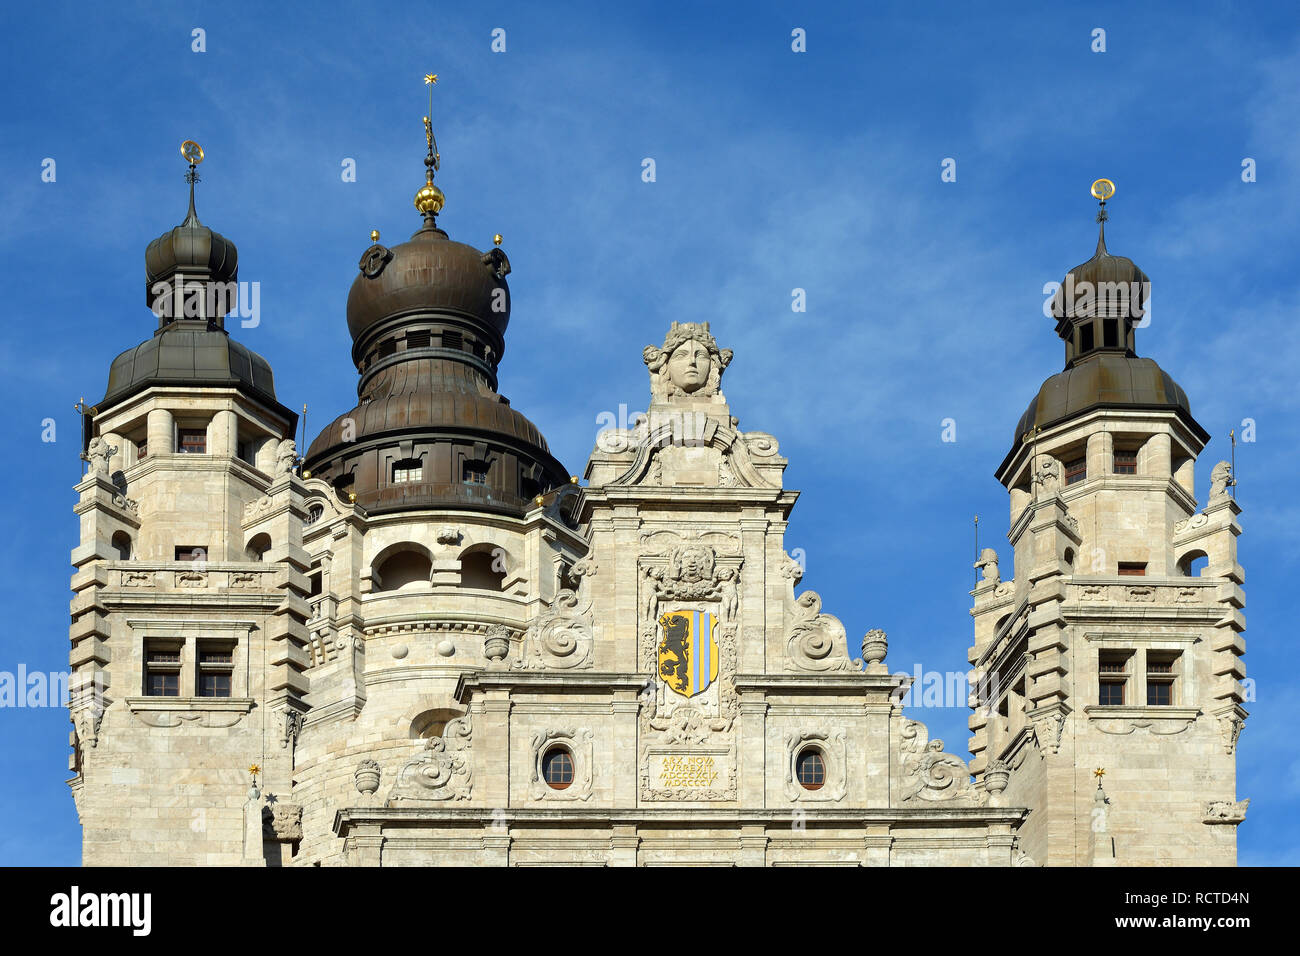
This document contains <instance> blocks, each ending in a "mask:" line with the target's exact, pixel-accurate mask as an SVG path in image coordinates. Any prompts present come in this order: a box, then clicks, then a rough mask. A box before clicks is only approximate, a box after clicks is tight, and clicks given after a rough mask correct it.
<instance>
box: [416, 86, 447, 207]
mask: <svg viewBox="0 0 1300 956" xmlns="http://www.w3.org/2000/svg"><path fill="white" fill-rule="evenodd" d="M437 82H438V74H436V73H426V74H424V85H425V86H427V87H428V88H429V112H428V114H427V115H426V116H425V117H424V139H425V142H426V143H427V144H428V147H429V152H428V155H427V156H425V158H424V185H423V186H422V187H421V188H420V191H419V192H417V193H416V194H415V208H416V209H418V210H419V211H420V214H421V215H423V216H424V226H425V228H426V229H437V228H438V224H437V221H438V213H439V212H441V211H442V207H443V203H445V202H446V197H445V196H444V195H443V193H442V190H441V189H439V188H438V187H437V186H435V185H434V184H433V174H434V172H436V171H437V170H438V168H439V164H440V160H441V157H440V156H439V155H438V141H437V140H436V139H434V138H433V120H432V119H431V117H432V116H433V86H434V84H435V83H437Z"/></svg>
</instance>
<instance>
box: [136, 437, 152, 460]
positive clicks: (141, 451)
mask: <svg viewBox="0 0 1300 956" xmlns="http://www.w3.org/2000/svg"><path fill="white" fill-rule="evenodd" d="M148 457H149V442H148V441H147V440H146V441H142V442H137V443H136V446H135V460H136V461H144V460H145V459H146V458H148Z"/></svg>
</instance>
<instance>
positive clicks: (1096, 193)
mask: <svg viewBox="0 0 1300 956" xmlns="http://www.w3.org/2000/svg"><path fill="white" fill-rule="evenodd" d="M1113 195H1115V184H1114V183H1113V182H1111V181H1110V180H1109V179H1098V180H1096V181H1095V182H1093V184H1092V198H1093V199H1100V200H1101V201H1102V202H1105V201H1106V200H1107V199H1109V198H1110V197H1111V196H1113Z"/></svg>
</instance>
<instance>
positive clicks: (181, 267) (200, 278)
mask: <svg viewBox="0 0 1300 956" xmlns="http://www.w3.org/2000/svg"><path fill="white" fill-rule="evenodd" d="M144 273H145V301H146V304H147V305H149V306H150V307H151V308H152V307H153V305H154V303H155V301H156V299H157V294H156V287H157V285H158V283H160V282H167V281H169V280H170V279H171V278H172V277H173V276H175V275H177V274H178V273H179V274H181V275H183V276H184V277H185V278H186V279H187V280H194V281H197V282H235V281H238V278H239V250H238V249H236V248H235V244H234V243H233V242H231V241H230V240H229V239H227V238H226V237H225V236H223V235H221V233H219V232H214V231H213V230H211V229H209V228H208V227H207V226H205V225H203V223H201V222H199V216H198V213H197V212H195V211H194V184H193V183H190V208H189V213H188V214H187V215H186V217H185V221H184V222H182V223H181V224H180V225H179V226H177V227H176V228H174V229H170V230H168V231H167V232H164V233H163V234H162V235H161V236H159V237H158V238H157V239H155V240H154V241H153V242H151V243H149V246H148V248H146V249H145V251H144Z"/></svg>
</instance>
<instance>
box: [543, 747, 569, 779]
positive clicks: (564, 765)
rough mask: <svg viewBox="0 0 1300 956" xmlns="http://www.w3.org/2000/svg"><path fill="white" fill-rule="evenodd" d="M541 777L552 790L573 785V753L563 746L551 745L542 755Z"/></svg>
mask: <svg viewBox="0 0 1300 956" xmlns="http://www.w3.org/2000/svg"><path fill="white" fill-rule="evenodd" d="M542 779H543V780H544V781H546V785H547V786H548V787H550V788H551V789H552V790H567V789H569V787H571V786H573V754H571V753H569V751H568V749H567V748H565V747H552V748H551V749H550V750H548V751H546V753H545V754H543V755H542Z"/></svg>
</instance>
